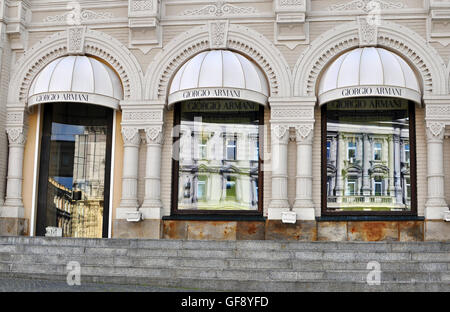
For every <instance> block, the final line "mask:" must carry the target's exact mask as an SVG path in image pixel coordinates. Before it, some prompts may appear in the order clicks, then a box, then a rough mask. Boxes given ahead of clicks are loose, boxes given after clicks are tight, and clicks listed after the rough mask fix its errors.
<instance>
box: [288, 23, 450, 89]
mask: <svg viewBox="0 0 450 312" xmlns="http://www.w3.org/2000/svg"><path fill="white" fill-rule="evenodd" d="M358 30H359V27H358V23H356V22H350V23H346V24H343V25H340V26H337V27H335V28H333V29H331V30H329V31H327V32H326V33H324V34H322V35H321V36H319V37H318V38H317V39H316V40H315V41H314V42H313V43H311V44H310V46H309V47H308V49H306V50H305V52H303V53H302V55H301V56H300V58H299V60H298V61H297V64H296V65H295V67H294V71H293V72H294V86H298V87H297V88H294V92H295V94H294V95H295V96H315V92H316V84H317V83H318V79H317V78H318V77H319V76H320V73H321V72H322V71H323V69H324V68H326V66H327V65H328V64H329V62H330V61H331V60H333V59H334V58H335V57H336V56H337V55H339V54H342V53H344V52H346V51H348V50H350V49H352V48H356V47H359V43H360V42H359V36H358ZM377 46H379V47H386V48H388V49H390V50H393V51H396V52H397V53H398V54H399V55H401V56H403V57H404V58H405V59H406V60H407V61H408V62H409V63H410V64H412V65H413V69H415V70H416V71H417V73H418V74H419V75H420V77H421V80H422V85H423V94H424V95H431V94H446V92H447V89H448V86H446V78H445V75H446V74H445V65H444V64H445V63H444V62H443V60H442V58H441V56H440V55H439V54H438V53H437V52H436V50H435V49H434V48H433V47H432V46H430V45H429V44H427V43H426V41H425V40H424V39H423V38H422V37H421V36H420V35H419V34H417V33H415V32H414V31H412V30H410V29H409V28H407V27H405V26H402V25H398V24H396V23H392V22H388V21H386V20H383V22H382V23H381V24H380V25H379V26H378V39H377Z"/></svg>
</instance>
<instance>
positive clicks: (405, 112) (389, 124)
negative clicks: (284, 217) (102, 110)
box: [322, 98, 415, 214]
mask: <svg viewBox="0 0 450 312" xmlns="http://www.w3.org/2000/svg"><path fill="white" fill-rule="evenodd" d="M413 110H414V106H413V104H410V103H408V101H406V100H401V99H388V98H355V99H345V100H337V101H333V102H330V103H328V104H326V105H324V107H323V110H322V112H323V114H324V117H325V118H324V119H323V122H325V123H326V133H325V134H324V136H323V142H324V143H323V144H324V153H326V155H324V156H323V157H324V161H325V159H326V166H324V168H326V169H324V172H323V173H322V174H323V191H324V192H325V193H326V194H327V195H326V202H325V206H324V207H323V212H324V213H325V214H326V213H328V212H331V213H339V212H341V213H345V212H354V213H358V212H360V213H368V212H411V211H412V204H413V202H414V201H413V200H412V199H413V198H412V197H414V196H415V194H414V192H412V190H411V186H412V185H413V183H411V182H412V181H414V180H413V178H412V177H413V176H414V174H415V172H414V171H413V169H414V168H413V166H411V164H410V159H411V158H412V156H413V152H412V151H411V144H410V142H413V140H412V138H413V137H414V133H413V132H414V130H413V123H414V117H413V116H414V115H413ZM331 146H333V148H330V147H331ZM324 165H325V164H324Z"/></svg>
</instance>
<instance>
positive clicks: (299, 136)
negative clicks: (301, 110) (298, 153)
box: [294, 124, 314, 143]
mask: <svg viewBox="0 0 450 312" xmlns="http://www.w3.org/2000/svg"><path fill="white" fill-rule="evenodd" d="M294 128H295V134H296V140H297V142H299V143H312V134H313V129H314V124H301V125H296V126H295V127H294Z"/></svg>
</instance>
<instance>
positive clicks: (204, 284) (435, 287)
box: [0, 273, 450, 292]
mask: <svg viewBox="0 0 450 312" xmlns="http://www.w3.org/2000/svg"><path fill="white" fill-rule="evenodd" d="M0 277H7V278H20V277H22V278H36V279H47V280H61V281H65V280H66V276H61V275H48V274H39V273H33V274H31V273H28V274H24V273H0ZM81 283H113V284H114V283H115V284H123V285H127V284H128V285H147V286H158V287H177V288H186V289H198V290H211V291H248V292H266V291H272V292H306V291H315V292H317V291H329V292H350V291H364V292H370V291H376V292H401V291H405V292H425V291H426V292H430V291H435V292H437V291H450V285H449V283H448V282H428V283H420V282H415V283H398V282H381V283H380V285H369V284H367V282H365V281H364V282H354V281H330V280H315V281H311V280H308V281H281V282H280V281H254V280H232V279H230V280H227V279H222V280H220V279H204V278H148V277H142V276H104V275H102V276H100V275H97V276H96V275H84V276H82V278H81Z"/></svg>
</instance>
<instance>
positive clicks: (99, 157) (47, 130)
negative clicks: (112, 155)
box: [37, 103, 112, 238]
mask: <svg viewBox="0 0 450 312" xmlns="http://www.w3.org/2000/svg"><path fill="white" fill-rule="evenodd" d="M44 115H45V117H44V130H43V138H42V149H41V169H40V184H39V207H38V218H37V219H38V220H37V221H38V222H37V235H44V234H45V232H46V228H47V227H57V228H60V229H61V231H62V236H64V237H92V238H101V237H103V236H104V225H103V221H104V212H105V201H107V200H105V196H106V194H105V192H106V191H107V189H108V187H109V186H108V181H109V180H108V181H107V172H109V170H110V169H109V163H108V162H109V160H108V159H109V154H108V153H109V152H108V150H107V145H108V141H110V140H111V128H112V110H111V109H108V108H103V107H100V106H95V105H87V104H72V103H55V104H47V105H46V106H45V114H44ZM106 209H107V208H106Z"/></svg>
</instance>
